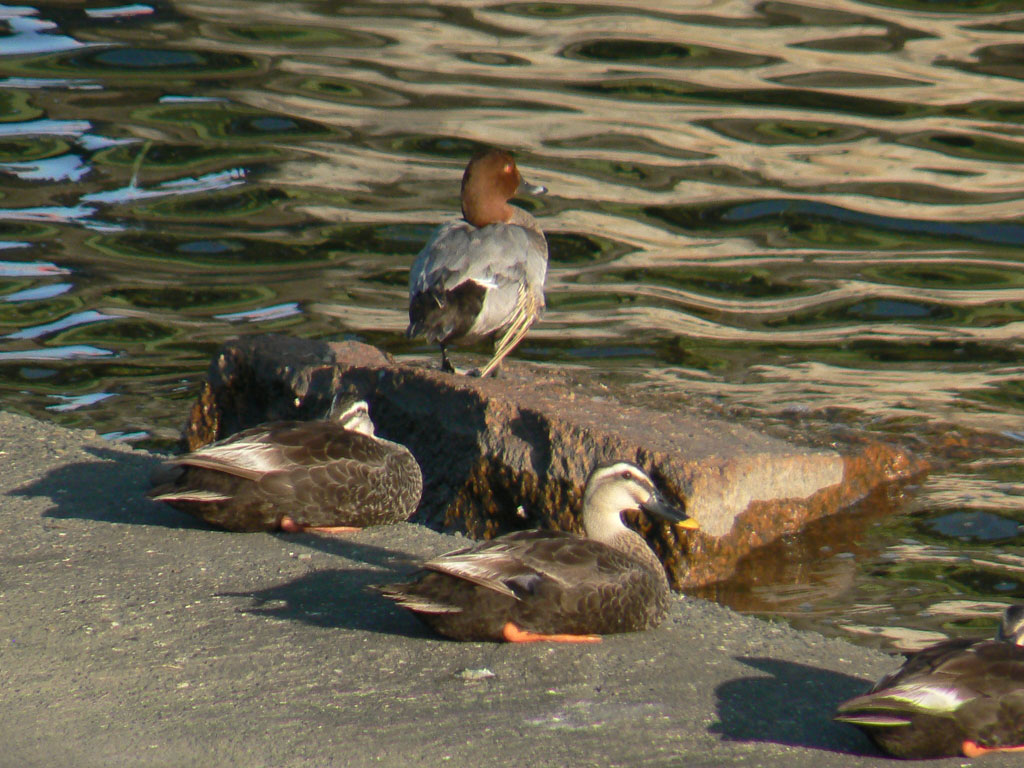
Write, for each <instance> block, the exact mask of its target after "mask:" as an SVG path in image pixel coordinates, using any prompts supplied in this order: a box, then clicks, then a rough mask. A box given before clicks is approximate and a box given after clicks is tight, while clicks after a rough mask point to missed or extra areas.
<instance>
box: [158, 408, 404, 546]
mask: <svg viewBox="0 0 1024 768" xmlns="http://www.w3.org/2000/svg"><path fill="white" fill-rule="evenodd" d="M151 483H152V486H153V487H152V488H151V489H150V490H149V493H148V494H147V495H148V496H149V497H150V498H153V499H156V500H158V501H164V502H167V503H168V504H170V505H171V506H172V507H175V508H176V509H180V510H183V511H185V512H188V513H190V514H193V515H195V516H196V517H200V518H202V519H203V520H205V521H206V522H208V523H210V524H211V525H216V526H219V527H221V528H227V529H228V530H231V531H270V530H277V529H280V530H282V531H285V532H288V533H297V532H302V531H318V532H321V533H339V532H342V531H352V530H358V529H359V528H361V527H364V526H367V525H382V524H386V523H396V522H399V521H402V520H406V519H408V517H409V516H410V515H411V514H412V513H413V512H414V511H415V510H416V506H417V504H419V500H420V492H421V490H422V487H423V480H422V476H421V474H420V468H419V465H418V464H417V463H416V459H414V458H413V456H412V454H411V453H409V450H408V449H407V448H405V446H402V445H399V444H397V443H393V442H391V441H389V440H384V439H383V438H380V437H377V436H376V435H375V434H374V429H373V422H372V421H371V420H370V414H369V410H368V408H367V405H366V402H365V401H362V400H347V401H346V400H342V401H338V402H337V403H336V404H335V407H334V408H333V409H332V414H331V416H330V417H329V419H328V420H323V421H277V422H270V423H267V424H261V425H260V426H257V427H253V428H252V429H246V430H244V431H242V432H239V433H237V434H235V435H231V436H230V437H227V438H225V439H224V440H220V441H218V442H216V443H213V444H211V445H207V446H205V447H203V448H200V449H199V450H197V451H193V452H192V453H188V454H185V455H182V456H177V457H175V458H173V459H170V460H169V461H167V462H165V463H164V464H163V465H161V466H160V467H158V468H157V470H156V471H155V472H154V473H153V477H152V478H151Z"/></svg>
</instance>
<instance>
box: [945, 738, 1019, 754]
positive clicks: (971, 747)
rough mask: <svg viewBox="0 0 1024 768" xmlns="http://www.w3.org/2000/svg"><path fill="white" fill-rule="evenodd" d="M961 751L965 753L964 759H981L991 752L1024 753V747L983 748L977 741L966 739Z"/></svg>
mask: <svg viewBox="0 0 1024 768" xmlns="http://www.w3.org/2000/svg"><path fill="white" fill-rule="evenodd" d="M960 751H961V752H963V753H964V757H981V756H982V755H987V754H989V753H990V752H1024V745H1021V746H1016V747H983V746H981V745H980V744H979V743H978V742H976V741H971V740H969V739H965V740H964V743H963V744H961V745H960Z"/></svg>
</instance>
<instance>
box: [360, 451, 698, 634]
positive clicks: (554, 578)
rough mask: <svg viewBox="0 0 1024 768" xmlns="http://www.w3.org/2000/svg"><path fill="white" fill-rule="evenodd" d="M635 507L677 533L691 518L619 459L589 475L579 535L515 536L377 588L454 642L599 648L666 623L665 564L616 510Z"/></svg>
mask: <svg viewBox="0 0 1024 768" xmlns="http://www.w3.org/2000/svg"><path fill="white" fill-rule="evenodd" d="M636 509H642V510H644V511H645V512H648V513H650V514H651V515H653V516H655V517H657V518H661V519H664V520H667V521H669V522H672V523H674V524H675V525H677V526H681V527H683V528H690V529H693V528H696V527H697V524H696V522H695V521H694V520H692V519H691V518H689V517H687V516H686V514H685V513H683V512H682V511H680V510H678V509H676V508H675V507H673V506H671V505H669V504H668V503H667V502H666V501H665V500H664V499H663V498H662V496H661V495H660V494H659V493H658V491H657V490H656V489H655V487H654V484H653V483H652V482H651V479H650V478H649V477H648V476H647V475H646V474H644V472H642V471H641V470H640V469H639V468H638V467H636V466H634V465H633V464H630V463H628V462H619V463H617V464H611V465H607V466H602V467H599V468H597V469H595V470H594V471H593V473H591V475H590V478H589V479H588V480H587V485H586V488H585V490H584V495H583V528H584V530H585V531H586V534H587V535H586V537H582V536H578V535H575V534H572V533H567V532H564V531H540V530H533V531H518V532H516V533H510V534H506V535H504V536H499V537H497V538H495V539H492V540H490V541H486V542H483V543H482V544H479V545H477V546H475V547H471V548H469V549H462V550H459V551H457V552H451V553H449V554H446V555H442V556H441V557H438V558H436V559H434V560H431V561H429V562H427V563H426V564H425V565H424V569H423V571H422V572H421V573H420V574H419V575H418V578H416V579H415V580H414V581H412V582H410V583H405V584H390V585H386V586H381V587H378V588H377V589H378V591H380V592H381V593H382V594H384V595H385V596H386V597H389V598H390V599H392V600H394V601H395V602H397V603H398V604H399V605H401V606H403V607H405V608H408V609H409V610H411V611H412V612H413V613H415V614H416V616H417V617H419V618H420V619H421V620H422V621H424V622H425V623H426V624H428V625H429V626H430V627H432V628H433V629H434V630H436V631H437V632H439V633H440V634H442V635H446V636H448V637H451V638H454V639H456V640H496V641H501V640H504V641H508V642H534V641H546V642H598V641H600V639H601V635H606V634H612V633H617V632H635V631H638V630H645V629H650V628H653V627H655V626H657V625H658V624H660V623H661V621H662V620H663V619H664V618H665V615H666V613H667V612H668V608H669V605H670V597H671V591H670V589H669V584H668V579H667V578H666V576H665V568H664V566H663V565H662V563H661V561H660V560H659V559H658V557H657V556H656V555H655V554H654V552H653V551H651V549H650V547H649V546H648V545H647V542H646V541H645V540H644V539H643V537H641V536H640V535H639V534H637V533H635V532H634V531H632V530H630V529H629V528H627V527H626V525H625V524H624V523H623V520H622V513H623V512H624V511H626V510H636Z"/></svg>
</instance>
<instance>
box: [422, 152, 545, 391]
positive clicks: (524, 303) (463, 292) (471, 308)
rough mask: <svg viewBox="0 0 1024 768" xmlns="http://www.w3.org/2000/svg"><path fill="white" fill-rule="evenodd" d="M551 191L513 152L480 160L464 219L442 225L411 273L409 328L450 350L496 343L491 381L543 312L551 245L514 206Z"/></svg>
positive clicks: (447, 367) (470, 179) (468, 183)
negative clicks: (528, 177)
mask: <svg viewBox="0 0 1024 768" xmlns="http://www.w3.org/2000/svg"><path fill="white" fill-rule="evenodd" d="M546 191H547V190H545V189H544V187H537V186H533V185H530V184H527V183H526V182H525V181H524V180H523V177H522V176H521V175H520V174H519V169H518V168H516V162H515V160H514V159H513V158H512V155H510V154H509V153H508V152H505V151H502V150H498V149H491V150H486V151H483V152H479V153H477V154H476V155H474V156H473V158H472V159H471V160H470V161H469V165H467V166H466V172H465V173H464V174H463V176H462V217H463V218H462V219H460V220H457V221H452V222H449V223H448V224H444V225H442V226H441V227H440V228H438V229H437V231H435V232H434V234H433V236H432V237H431V238H430V240H429V241H428V242H427V244H426V245H425V246H424V247H423V250H421V251H420V253H419V255H418V256H417V257H416V261H415V262H414V263H413V265H412V270H411V271H410V273H409V328H408V330H407V331H406V335H407V336H409V337H410V338H412V337H413V336H418V335H420V334H423V335H425V336H426V338H427V341H429V342H436V343H438V344H440V345H441V369H442V370H444V371H448V372H454V370H455V369H454V368H453V367H452V365H451V363H450V362H449V360H448V355H447V352H446V351H445V347H446V346H447V345H449V344H475V343H477V342H479V341H482V340H484V339H487V338H495V339H496V342H495V346H494V354H493V357H492V358H491V360H490V361H489V362H488V363H487V365H485V366H484V367H483V368H482V369H480V372H479V374H480V376H487V375H488V374H490V373H492V372H493V371H494V370H496V369H497V367H498V366H499V365H500V364H501V361H502V360H503V359H504V358H505V356H506V355H507V354H508V353H509V352H511V351H512V350H513V349H514V348H515V346H516V345H517V344H518V343H519V342H520V341H522V339H523V337H524V336H525V335H526V332H527V331H528V330H529V329H530V326H531V325H533V323H534V321H535V320H536V319H537V318H538V317H539V316H540V314H541V312H542V311H543V309H544V278H545V276H546V274H547V268H548V244H547V240H545V239H544V233H543V232H542V231H541V228H540V225H539V224H538V223H537V220H536V219H534V218H533V216H531V215H530V214H529V213H527V212H526V211H524V210H523V209H522V208H519V207H517V206H514V205H509V203H508V200H509V199H510V198H512V197H513V196H514V195H516V194H517V193H525V194H532V195H538V194H543V193H544V192H546Z"/></svg>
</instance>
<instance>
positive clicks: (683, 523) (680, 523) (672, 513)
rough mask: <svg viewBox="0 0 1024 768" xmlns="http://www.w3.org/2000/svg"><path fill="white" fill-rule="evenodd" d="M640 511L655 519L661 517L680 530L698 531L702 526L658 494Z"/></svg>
mask: <svg viewBox="0 0 1024 768" xmlns="http://www.w3.org/2000/svg"><path fill="white" fill-rule="evenodd" d="M640 509H642V510H643V511H644V512H648V513H650V514H652V515H654V516H655V517H660V518H661V519H662V520H667V521H668V522H670V523H672V524H673V525H675V526H676V527H678V528H687V529H689V530H697V529H698V528H700V525H698V523H697V521H696V520H694V519H693V518H692V517H689V516H688V515H687V514H686V513H685V512H683V510H681V509H679V508H678V507H674V506H672V505H671V504H669V503H668V502H667V501H665V499H664V498H663V497H662V496H661V495H660V494H658V493H654V494H652V495H651V498H649V499H648V500H647V501H645V502H644V503H643V504H641V505H640Z"/></svg>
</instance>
